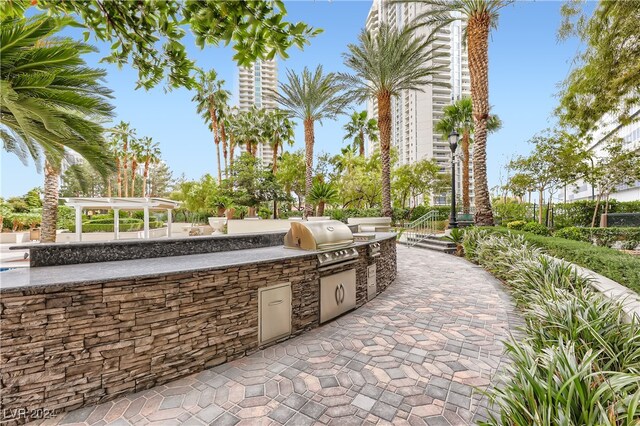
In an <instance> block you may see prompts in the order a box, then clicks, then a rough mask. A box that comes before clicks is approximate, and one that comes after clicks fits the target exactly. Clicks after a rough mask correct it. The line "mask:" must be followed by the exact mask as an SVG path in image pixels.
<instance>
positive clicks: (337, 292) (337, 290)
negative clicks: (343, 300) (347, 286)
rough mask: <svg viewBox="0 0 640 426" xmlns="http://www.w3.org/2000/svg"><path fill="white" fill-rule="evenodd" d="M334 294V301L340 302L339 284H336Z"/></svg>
mask: <svg viewBox="0 0 640 426" xmlns="http://www.w3.org/2000/svg"><path fill="white" fill-rule="evenodd" d="M335 293H336V294H335V296H336V303H337V304H338V305H339V304H340V284H338V285H337V286H336V291H335Z"/></svg>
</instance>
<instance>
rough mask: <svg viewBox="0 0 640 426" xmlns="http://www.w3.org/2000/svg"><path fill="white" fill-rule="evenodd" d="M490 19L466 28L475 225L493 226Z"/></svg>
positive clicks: (474, 21)
mask: <svg viewBox="0 0 640 426" xmlns="http://www.w3.org/2000/svg"><path fill="white" fill-rule="evenodd" d="M490 25H491V16H490V15H489V14H488V13H481V14H478V15H475V16H472V17H471V19H469V22H468V24H467V45H468V52H469V74H470V76H471V99H472V100H473V119H474V133H475V140H474V144H475V145H474V148H473V183H474V192H475V206H476V213H475V223H476V225H480V226H493V225H494V222H493V212H492V210H491V197H490V194H489V183H488V182H487V119H488V118H489V29H490Z"/></svg>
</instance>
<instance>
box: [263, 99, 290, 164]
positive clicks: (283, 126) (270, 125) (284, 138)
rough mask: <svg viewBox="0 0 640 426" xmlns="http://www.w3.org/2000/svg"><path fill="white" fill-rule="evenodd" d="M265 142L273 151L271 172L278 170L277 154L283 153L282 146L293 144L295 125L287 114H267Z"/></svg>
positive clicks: (281, 112)
mask: <svg viewBox="0 0 640 426" xmlns="http://www.w3.org/2000/svg"><path fill="white" fill-rule="evenodd" d="M266 123H267V135H266V136H267V141H268V142H269V145H270V146H271V149H272V150H273V157H272V159H271V170H272V171H273V173H276V171H277V170H278V152H279V151H284V145H285V144H287V145H289V146H292V145H293V143H294V137H295V132H294V131H293V128H294V127H295V123H294V122H293V121H291V120H290V119H289V114H287V113H286V112H284V111H280V110H276V111H270V112H269V113H268V114H267V120H266Z"/></svg>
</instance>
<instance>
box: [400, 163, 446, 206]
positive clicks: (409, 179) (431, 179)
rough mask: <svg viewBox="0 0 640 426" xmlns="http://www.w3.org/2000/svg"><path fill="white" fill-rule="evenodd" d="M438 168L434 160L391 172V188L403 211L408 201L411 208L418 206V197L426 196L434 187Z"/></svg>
mask: <svg viewBox="0 0 640 426" xmlns="http://www.w3.org/2000/svg"><path fill="white" fill-rule="evenodd" d="M439 172H440V166H438V164H437V163H436V162H435V160H426V159H425V160H420V161H417V162H415V163H413V164H404V165H402V166H400V167H397V168H396V169H395V170H394V171H393V188H394V190H395V192H396V194H397V195H396V199H397V200H398V201H399V202H400V203H399V204H400V207H402V208H403V209H404V208H405V207H406V205H407V201H408V200H409V199H411V200H413V206H414V207H415V206H417V205H418V197H420V196H423V197H424V196H428V195H429V193H430V192H431V191H432V190H433V188H434V186H435V181H436V179H437V178H438V173H439Z"/></svg>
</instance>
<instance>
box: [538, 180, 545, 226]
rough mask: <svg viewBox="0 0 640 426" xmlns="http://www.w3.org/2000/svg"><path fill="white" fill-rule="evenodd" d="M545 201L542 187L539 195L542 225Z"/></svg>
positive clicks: (539, 219)
mask: <svg viewBox="0 0 640 426" xmlns="http://www.w3.org/2000/svg"><path fill="white" fill-rule="evenodd" d="M543 203H544V188H540V194H539V195H538V205H539V206H540V211H539V212H538V223H539V224H540V225H542V217H543V212H544V210H543V209H542V206H543Z"/></svg>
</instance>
